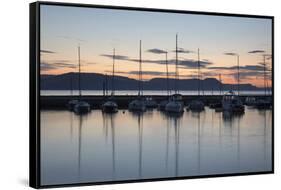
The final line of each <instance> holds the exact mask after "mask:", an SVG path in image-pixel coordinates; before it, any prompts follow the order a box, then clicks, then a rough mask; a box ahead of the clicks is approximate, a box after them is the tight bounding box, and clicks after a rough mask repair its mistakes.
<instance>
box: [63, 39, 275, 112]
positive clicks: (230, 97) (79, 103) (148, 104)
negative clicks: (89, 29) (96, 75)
mask: <svg viewBox="0 0 281 190" xmlns="http://www.w3.org/2000/svg"><path fill="white" fill-rule="evenodd" d="M175 53H176V61H175V80H174V81H175V85H174V94H171V90H170V87H169V86H170V85H169V70H168V68H169V67H168V60H167V52H165V55H166V79H167V99H166V100H163V101H161V102H160V103H159V105H158V104H157V103H156V101H154V100H153V99H152V98H150V97H145V96H144V95H143V86H142V85H143V83H142V80H143V79H142V42H141V40H140V43H139V74H138V75H139V76H138V77H139V80H138V96H137V97H136V98H135V99H134V100H132V101H131V102H130V103H129V104H128V109H129V110H130V111H135V112H144V111H145V110H146V109H147V108H155V107H158V108H159V109H160V110H162V111H166V112H170V113H182V112H184V103H183V100H182V96H181V94H180V93H179V89H178V81H179V68H178V35H176V50H175ZM197 54H198V61H197V63H198V66H197V67H198V73H197V74H198V90H197V91H198V95H197V99H195V100H192V101H191V102H190V103H189V104H188V106H187V107H186V110H187V111H188V110H192V111H203V110H204V109H205V103H204V101H203V99H202V98H201V94H200V90H201V89H200V88H201V84H200V83H201V78H200V76H201V73H200V51H199V49H198V52H197ZM115 56H116V55H115V49H113V55H112V58H113V63H112V77H111V80H112V81H111V83H112V91H111V95H110V96H109V97H107V99H106V101H105V102H104V103H103V104H102V106H101V109H102V111H103V112H107V113H115V112H117V111H118V104H117V103H116V101H115V100H114V96H115V85H114V80H115V79H114V74H115ZM78 65H79V67H78V68H79V75H78V77H79V78H78V86H79V98H78V100H77V99H74V100H70V101H69V102H68V107H69V109H70V110H71V111H74V112H75V113H77V114H84V113H88V112H90V111H91V106H90V104H89V103H88V102H86V101H84V100H83V99H82V95H81V64H80V46H79V47H78ZM238 76H239V65H238ZM238 85H239V79H238ZM250 100H252V99H250V98H249V101H248V102H247V99H246V103H248V104H249V105H253V104H255V106H257V107H258V106H260V107H261V108H262V107H268V106H270V105H271V103H269V101H267V100H266V99H261V100H259V101H256V100H252V101H250ZM210 107H211V108H215V109H216V110H218V111H228V112H235V113H237V112H238V113H243V112H244V110H245V107H244V105H243V103H242V101H241V99H240V98H239V91H238V94H237V95H236V94H235V93H234V92H233V91H229V92H228V93H226V94H225V95H224V96H223V98H222V101H221V102H217V103H215V104H213V105H211V106H210Z"/></svg>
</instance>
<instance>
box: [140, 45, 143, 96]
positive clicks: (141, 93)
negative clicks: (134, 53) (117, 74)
mask: <svg viewBox="0 0 281 190" xmlns="http://www.w3.org/2000/svg"><path fill="white" fill-rule="evenodd" d="M142 88H143V86H142V61H141V40H140V52H139V96H140V95H143V92H142V90H143V89H142Z"/></svg>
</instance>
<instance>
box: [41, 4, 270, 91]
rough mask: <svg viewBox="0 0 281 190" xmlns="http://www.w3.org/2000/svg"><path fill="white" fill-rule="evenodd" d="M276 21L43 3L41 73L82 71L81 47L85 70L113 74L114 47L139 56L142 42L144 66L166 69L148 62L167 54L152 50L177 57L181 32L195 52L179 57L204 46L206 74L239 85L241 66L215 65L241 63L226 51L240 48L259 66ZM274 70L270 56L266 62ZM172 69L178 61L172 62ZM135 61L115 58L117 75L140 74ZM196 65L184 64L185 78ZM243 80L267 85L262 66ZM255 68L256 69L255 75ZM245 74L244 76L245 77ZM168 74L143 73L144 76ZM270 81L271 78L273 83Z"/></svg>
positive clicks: (247, 61)
mask: <svg viewBox="0 0 281 190" xmlns="http://www.w3.org/2000/svg"><path fill="white" fill-rule="evenodd" d="M271 32H272V31H271V20H270V19H257V18H238V17H223V16H207V15H190V14H179V13H177V14H175V13H173V14H171V13H157V12H143V11H128V10H110V9H95V8H79V7H63V6H48V5H41V73H42V74H61V73H66V72H77V69H76V68H75V66H77V46H78V44H80V46H81V59H82V62H81V63H82V71H83V72H97V73H103V74H105V73H107V74H110V72H111V67H112V59H111V58H110V57H108V56H103V55H104V54H107V55H112V51H113V48H115V49H116V54H117V55H122V56H127V58H129V59H138V53H139V49H138V47H139V46H138V43H139V40H142V42H143V59H144V64H143V70H144V71H158V72H159V71H162V72H165V65H163V64H156V63H151V62H149V61H148V62H146V61H145V60H150V61H151V60H154V61H155V60H164V59H165V55H164V54H155V53H150V52H148V51H147V50H149V49H154V48H157V49H162V50H165V51H168V59H169V60H171V59H175V53H174V52H173V50H175V35H176V33H178V35H179V42H178V43H179V47H180V48H184V49H185V50H189V51H191V53H180V54H179V59H180V60H182V61H183V60H190V59H191V60H197V54H196V53H194V52H196V51H197V48H200V52H201V55H200V57H201V60H202V61H206V62H210V63H211V64H210V65H208V67H206V68H202V71H203V72H204V73H205V74H204V77H205V78H207V77H216V78H218V76H216V75H214V74H212V75H211V74H208V73H221V74H222V75H223V76H222V79H223V82H228V83H234V82H235V77H234V74H235V72H236V70H227V69H222V68H218V69H215V68H212V69H211V68H210V67H232V66H236V58H235V57H233V56H227V55H224V53H226V52H236V53H238V54H239V55H240V65H241V66H246V65H258V64H259V63H260V62H262V61H263V58H262V54H261V53H253V54H249V53H248V52H249V51H253V50H263V51H265V53H267V54H271ZM266 62H267V65H268V67H269V68H271V59H270V56H269V57H268V59H267V60H266ZM170 67H171V68H170V71H173V70H174V65H173V64H170ZM137 70H138V64H137V62H136V61H129V60H128V59H126V60H124V59H123V60H116V74H117V75H122V76H127V77H130V78H137V76H136V75H135V74H131V72H132V71H137ZM196 71H197V70H196V68H194V67H182V68H180V75H181V78H192V77H194V75H195V74H196ZM241 72H244V73H245V74H241V82H242V83H252V84H254V85H258V86H262V84H263V81H262V80H263V78H262V76H263V75H262V74H261V70H259V71H257V70H246V69H245V70H241ZM253 72H256V74H255V73H253ZM243 76H244V77H243ZM154 77H164V76H158V75H153V74H149V73H148V74H144V79H146V80H148V79H151V78H154ZM268 83H269V85H270V84H271V82H270V81H269V82H268Z"/></svg>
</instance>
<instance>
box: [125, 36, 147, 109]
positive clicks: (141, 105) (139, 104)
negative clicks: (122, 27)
mask: <svg viewBox="0 0 281 190" xmlns="http://www.w3.org/2000/svg"><path fill="white" fill-rule="evenodd" d="M139 56H140V57H139V92H138V97H137V99H135V100H133V101H131V102H130V103H129V106H128V107H129V110H130V111H137V112H143V111H145V110H146V105H145V101H144V99H143V87H142V85H143V84H142V60H141V40H140V52H139Z"/></svg>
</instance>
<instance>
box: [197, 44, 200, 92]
mask: <svg viewBox="0 0 281 190" xmlns="http://www.w3.org/2000/svg"><path fill="white" fill-rule="evenodd" d="M197 56H198V62H197V63H198V89H197V92H198V96H200V85H201V84H200V49H199V48H198V50H197Z"/></svg>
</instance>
